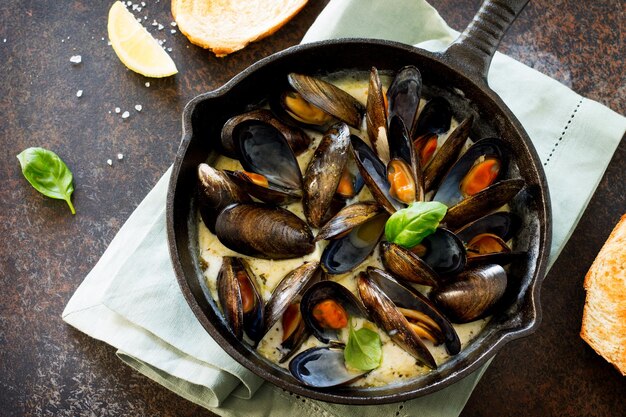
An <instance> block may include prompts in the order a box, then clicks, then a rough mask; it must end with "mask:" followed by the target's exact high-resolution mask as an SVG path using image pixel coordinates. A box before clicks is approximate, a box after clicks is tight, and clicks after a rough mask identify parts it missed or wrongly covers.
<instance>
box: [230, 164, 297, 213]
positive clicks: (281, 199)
mask: <svg viewBox="0 0 626 417" xmlns="http://www.w3.org/2000/svg"><path fill="white" fill-rule="evenodd" d="M226 173H227V174H228V175H229V176H230V177H231V179H232V180H233V181H235V182H236V183H237V184H238V185H239V186H240V187H241V188H242V189H243V190H245V192H247V193H248V194H249V195H251V196H252V197H255V198H257V199H259V200H261V201H263V202H265V203H270V204H276V205H285V204H289V203H292V202H294V201H297V200H299V199H301V198H302V192H301V191H300V190H298V189H292V188H285V187H281V186H279V185H276V184H272V183H270V182H268V183H267V186H266V185H260V184H257V183H256V182H254V180H253V179H252V178H251V177H250V176H249V174H248V173H246V172H243V171H226Z"/></svg>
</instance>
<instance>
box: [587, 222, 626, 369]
mask: <svg viewBox="0 0 626 417" xmlns="http://www.w3.org/2000/svg"><path fill="white" fill-rule="evenodd" d="M584 285H585V289H586V290H587V300H586V301H585V308H584V311H583V323H582V329H581V331H580V336H581V337H582V338H583V339H584V340H585V341H586V342H587V343H588V344H589V346H591V347H592V348H593V349H594V350H595V351H596V352H598V354H600V355H601V356H602V357H604V358H605V359H606V360H607V361H609V362H610V363H611V364H613V365H614V366H615V367H616V368H617V369H618V370H619V371H620V372H621V373H622V375H626V215H624V216H622V218H621V220H620V221H619V223H618V224H617V226H615V229H613V231H612V232H611V235H610V236H609V238H608V240H607V241H606V243H605V244H604V246H603V247H602V249H601V250H600V253H599V254H598V256H597V257H596V260H595V261H594V262H593V264H592V265H591V268H590V269H589V272H588V273H587V276H586V277H585V284H584Z"/></svg>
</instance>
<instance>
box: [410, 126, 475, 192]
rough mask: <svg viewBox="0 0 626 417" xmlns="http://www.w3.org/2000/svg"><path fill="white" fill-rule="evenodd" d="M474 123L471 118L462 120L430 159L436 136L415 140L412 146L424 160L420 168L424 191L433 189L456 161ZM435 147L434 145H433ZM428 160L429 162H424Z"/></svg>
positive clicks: (431, 135) (426, 136)
mask: <svg viewBox="0 0 626 417" xmlns="http://www.w3.org/2000/svg"><path fill="white" fill-rule="evenodd" d="M473 121H474V118H473V116H470V117H468V118H467V119H465V120H463V121H462V122H461V123H459V125H458V126H457V127H456V129H454V130H453V131H452V133H450V135H449V136H448V137H447V138H446V140H445V142H444V143H443V145H441V147H440V148H439V150H437V151H436V152H435V153H434V156H432V158H431V157H430V155H429V153H430V152H432V151H434V150H433V149H432V145H433V142H432V139H429V138H432V137H433V136H434V137H435V141H437V135H436V134H435V133H431V134H430V135H428V134H427V135H423V136H420V137H418V138H417V139H415V141H414V144H415V146H416V150H417V152H418V153H419V154H420V157H421V158H423V159H424V161H423V163H422V167H424V190H425V191H430V190H432V189H433V188H435V187H436V186H437V185H438V184H439V181H440V180H441V178H442V177H443V176H444V174H445V173H446V172H447V171H448V169H449V168H450V166H451V165H452V164H453V163H454V162H455V161H456V160H457V158H458V156H459V154H460V153H461V150H463V146H464V145H465V142H467V138H468V137H469V134H470V129H471V128H472V123H473ZM435 146H436V143H435ZM426 160H430V162H428V163H427V162H426Z"/></svg>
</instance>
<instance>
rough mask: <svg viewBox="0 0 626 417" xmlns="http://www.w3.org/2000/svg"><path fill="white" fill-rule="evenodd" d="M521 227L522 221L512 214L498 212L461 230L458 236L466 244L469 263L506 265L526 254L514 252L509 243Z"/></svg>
mask: <svg viewBox="0 0 626 417" xmlns="http://www.w3.org/2000/svg"><path fill="white" fill-rule="evenodd" d="M519 226H520V219H519V218H518V217H517V216H515V215H514V214H512V213H510V212H496V213H492V214H489V215H487V216H484V217H481V218H480V219H478V220H476V221H473V222H472V223H470V224H468V225H466V226H465V227H463V228H461V229H460V230H459V231H458V232H457V236H459V238H460V239H461V240H463V242H464V243H465V246H466V248H467V257H468V263H469V264H472V265H475V264H484V263H497V264H500V265H506V264H508V263H511V262H512V261H514V260H515V259H516V258H519V257H522V256H524V255H525V254H526V252H521V251H513V250H511V248H510V247H509V246H508V244H507V241H508V240H509V239H511V238H512V237H513V236H514V235H515V233H516V232H517V230H518V229H519Z"/></svg>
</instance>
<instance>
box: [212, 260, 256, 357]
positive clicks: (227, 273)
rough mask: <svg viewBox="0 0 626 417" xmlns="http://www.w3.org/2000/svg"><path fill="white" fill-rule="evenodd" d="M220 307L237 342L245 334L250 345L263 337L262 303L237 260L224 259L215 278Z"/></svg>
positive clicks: (250, 277) (251, 276) (253, 282)
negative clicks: (249, 340)
mask: <svg viewBox="0 0 626 417" xmlns="http://www.w3.org/2000/svg"><path fill="white" fill-rule="evenodd" d="M217 293H218V298H219V301H220V306H221V308H222V311H223V313H224V317H225V319H226V322H227V324H228V326H229V327H230V329H231V330H232V332H233V334H234V335H235V337H237V339H240V340H241V339H242V337H243V334H244V333H245V334H246V336H248V337H249V338H250V339H251V340H252V341H253V343H254V344H255V345H256V343H257V342H258V341H259V340H261V338H262V337H263V334H264V333H263V300H262V298H261V296H260V295H259V290H258V288H257V283H256V278H255V277H254V274H253V273H252V272H251V271H250V269H249V268H248V267H247V265H246V263H245V261H244V260H243V259H241V258H235V257H230V256H225V257H224V258H223V259H222V266H221V268H220V272H219V274H218V276H217Z"/></svg>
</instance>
